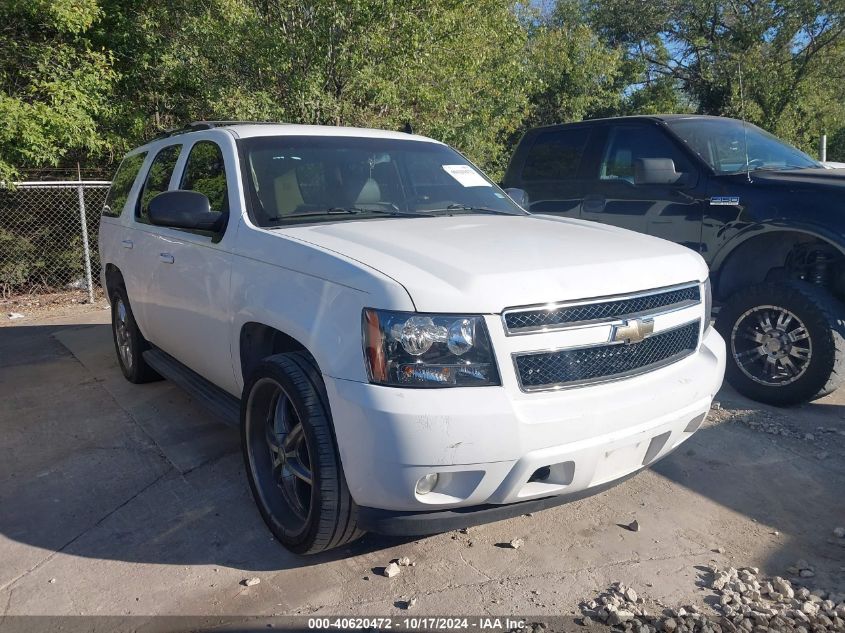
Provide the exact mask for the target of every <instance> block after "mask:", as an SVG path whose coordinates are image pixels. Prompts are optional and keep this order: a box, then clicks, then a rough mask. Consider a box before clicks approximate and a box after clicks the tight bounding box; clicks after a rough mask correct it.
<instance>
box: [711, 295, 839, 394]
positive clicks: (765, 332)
mask: <svg viewBox="0 0 845 633" xmlns="http://www.w3.org/2000/svg"><path fill="white" fill-rule="evenodd" d="M716 329H717V330H718V331H719V333H720V334H721V335H722V337H723V338H724V339H725V341H726V342H727V347H728V363H727V369H726V372H725V374H726V377H727V379H728V382H730V384H731V385H733V387H734V388H735V389H736V390H737V391H739V392H740V393H741V394H743V395H745V396H748V397H749V398H751V399H753V400H757V401H759V402H765V403H767V404H773V405H778V406H784V405H791V404H798V403H801V402H806V401H808V400H815V399H816V398H821V397H822V396H826V395H827V394H829V393H831V392H832V391H834V390H836V388H837V387H839V386H840V385H841V384H842V382H843V381H844V380H845V306H843V304H842V303H841V302H839V301H837V300H836V299H835V298H834V297H832V296H831V295H830V294H828V293H827V292H825V291H824V289H822V288H819V287H817V286H813V285H811V284H808V283H802V282H786V283H765V284H760V285H756V286H750V287H747V288H743V289H740V290H739V291H737V292H736V293H735V294H734V295H733V296H731V297H730V298H729V299H728V301H727V302H726V303H725V305H724V306H723V307H722V309H721V311H720V312H719V315H718V317H717V319H716Z"/></svg>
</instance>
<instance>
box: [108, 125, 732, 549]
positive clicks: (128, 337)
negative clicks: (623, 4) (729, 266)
mask: <svg viewBox="0 0 845 633" xmlns="http://www.w3.org/2000/svg"><path fill="white" fill-rule="evenodd" d="M564 158H565V157H555V156H550V157H548V160H549V161H550V162H554V161H555V160H564ZM514 197H518V192H514ZM100 253H101V259H102V270H103V272H102V275H103V284H104V288H106V289H107V291H108V295H109V298H110V301H111V305H112V323H113V329H114V340H115V347H116V350H117V355H118V359H119V361H120V366H121V369H122V370H123V373H124V374H125V376H126V377H127V378H128V379H129V380H130V381H132V382H145V381H148V380H152V379H155V378H158V377H161V376H164V377H167V378H169V379H171V380H173V381H175V382H176V383H177V384H179V385H180V386H182V387H184V388H185V389H188V390H190V391H191V392H192V394H193V395H194V396H195V397H196V398H197V399H198V400H199V401H200V402H202V403H203V404H205V405H207V406H208V407H209V409H210V410H211V411H213V412H214V413H216V414H217V415H219V416H220V417H221V418H223V419H226V420H230V421H232V422H233V423H235V424H239V425H240V428H241V433H242V440H243V453H244V459H245V463H246V471H247V475H248V478H249V483H250V486H251V488H252V492H253V494H254V496H255V500H256V502H257V504H258V507H259V509H260V511H261V514H262V515H263V517H264V519H265V520H266V522H267V525H268V526H269V527H270V529H271V530H272V532H273V534H274V535H275V536H276V537H277V538H278V539H279V540H280V541H281V542H282V543H283V544H284V545H285V546H287V547H288V548H290V549H291V550H293V551H296V552H300V553H311V552H317V551H321V550H325V549H328V548H331V547H337V546H338V545H341V544H343V543H346V542H348V541H350V540H352V539H354V538H356V537H357V536H359V535H360V534H361V533H362V531H365V530H372V531H375V532H381V533H391V534H428V533H433V532H439V531H445V530H449V529H455V528H460V527H466V526H468V525H473V524H477V523H482V522H487V521H493V520H497V519H501V518H505V517H510V516H515V515H518V514H521V513H524V512H528V511H532V510H537V509H541V508H546V507H549V506H553V505H557V504H560V503H564V502H566V501H569V500H573V499H576V498H580V497H583V496H585V495H588V494H592V493H595V492H598V491H600V490H602V489H603V488H605V487H607V486H609V485H611V484H613V483H615V482H617V481H619V480H621V479H622V478H624V477H625V476H627V475H630V474H632V473H634V472H636V471H638V470H639V469H641V468H643V467H644V466H647V465H649V464H652V463H654V462H655V461H656V460H658V459H660V458H661V457H663V456H664V455H666V454H667V453H669V452H670V451H672V450H673V449H675V448H676V447H677V446H678V445H679V444H680V443H682V442H683V441H685V440H686V439H688V438H689V437H690V436H691V435H692V434H693V433H694V432H695V431H696V429H698V428H699V426H700V425H701V423H702V421H703V420H704V417H705V415H706V414H707V412H708V410H709V407H710V403H711V400H712V398H713V395H714V394H715V393H716V390H717V389H718V388H719V386H720V384H721V382H722V376H723V372H724V365H725V349H724V343H723V341H722V340H721V339H720V338H719V335H718V334H717V333H716V332H715V331H714V330H713V329H712V328H711V327H710V324H709V318H708V315H709V307H710V306H709V296H710V291H709V283H708V279H707V267H706V266H705V264H704V262H703V261H702V259H701V257H699V256H698V255H697V254H695V253H693V252H692V251H690V250H687V249H686V248H684V247H681V246H676V245H674V244H671V243H669V242H666V241H663V240H660V239H656V238H652V237H648V236H644V235H639V234H636V233H632V232H629V231H626V230H622V229H618V228H612V227H608V226H603V225H599V224H594V223H591V222H582V221H578V220H571V219H562V218H554V217H544V216H537V215H530V214H528V213H526V212H525V211H523V209H522V208H520V207H519V206H518V205H517V204H516V203H515V202H514V201H513V200H512V199H511V197H509V196H508V195H506V194H505V193H504V192H503V191H502V190H501V189H499V187H497V186H496V185H495V184H493V183H492V182H491V181H490V180H489V179H488V178H487V177H486V176H484V174H482V173H481V172H480V171H479V170H478V169H476V168H475V167H474V166H473V165H471V164H470V163H469V162H468V161H467V160H466V159H465V158H464V157H463V156H461V155H460V154H459V153H458V152H456V151H455V150H453V149H451V148H449V147H448V146H446V145H444V144H442V143H439V142H437V141H433V140H431V139H428V138H424V137H421V136H415V135H411V134H403V133H394V132H385V131H378V130H365V129H353V128H339V127H311V126H300V125H271V124H235V123H225V122H221V123H207V122H204V123H196V124H192V125H190V126H188V127H186V128H185V129H183V130H180V131H178V132H175V133H171V134H169V135H166V136H164V137H161V138H157V139H155V140H153V141H152V142H150V143H148V144H146V145H144V146H143V147H140V148H138V149H136V150H133V151H132V152H130V153H129V154H128V155H127V156H126V158H125V159H124V161H123V163H122V164H121V166H120V168H119V169H118V172H117V174H116V176H115V178H114V182H113V184H112V188H111V191H110V193H109V196H108V200H107V202H106V206H105V208H104V210H103V217H102V222H101V225H100Z"/></svg>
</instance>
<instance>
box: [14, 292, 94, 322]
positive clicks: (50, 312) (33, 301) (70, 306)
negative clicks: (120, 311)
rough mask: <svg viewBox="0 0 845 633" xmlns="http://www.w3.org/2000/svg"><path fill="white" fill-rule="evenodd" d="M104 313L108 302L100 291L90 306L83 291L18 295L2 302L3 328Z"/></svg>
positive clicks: (86, 294)
mask: <svg viewBox="0 0 845 633" xmlns="http://www.w3.org/2000/svg"><path fill="white" fill-rule="evenodd" d="M104 309H108V302H107V301H106V298H105V295H104V294H103V292H102V291H101V290H99V289H98V290H96V291H95V292H94V303H88V293H87V292H86V291H84V290H63V291H61V292H51V293H43V294H31V295H16V296H14V297H10V298H8V299H0V327H7V326H14V325H23V324H27V323H31V322H33V321H40V320H43V319H50V318H53V317H64V316H73V315H76V314H84V313H86V312H96V311H98V310H104Z"/></svg>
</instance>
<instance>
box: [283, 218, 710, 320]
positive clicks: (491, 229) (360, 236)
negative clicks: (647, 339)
mask: <svg viewBox="0 0 845 633" xmlns="http://www.w3.org/2000/svg"><path fill="white" fill-rule="evenodd" d="M272 232H273V233H281V234H284V235H287V236H289V237H293V238H296V239H299V240H303V241H306V242H309V243H311V244H314V245H317V246H320V247H322V248H325V249H328V250H331V251H334V252H336V253H339V254H341V255H344V256H346V257H349V258H352V259H354V260H357V261H359V262H361V263H363V264H366V265H367V266H370V267H371V268H374V269H376V270H378V271H380V272H382V273H384V274H385V275H387V276H389V277H391V278H393V279H394V280H396V281H397V282H398V283H400V284H402V286H404V287H405V289H406V290H407V291H408V293H409V294H410V296H411V299H412V301H413V302H414V305H415V306H416V309H417V310H419V311H426V312H467V313H499V312H501V311H502V310H503V309H504V308H507V307H514V306H523V305H531V304H537V303H546V302H552V301H569V300H575V299H585V298H590V297H600V296H605V295H614V294H621V293H626V292H634V291H638V290H645V289H651V288H659V287H662V286H670V285H673V284H678V283H683V282H689V281H701V280H704V279H705V278H706V276H707V267H706V265H705V264H704V261H703V260H702V259H701V257H700V256H699V255H697V254H696V253H694V252H692V251H690V250H688V249H687V248H685V247H683V246H678V245H676V244H672V243H671V242H667V241H665V240H661V239H657V238H653V237H649V236H647V235H641V234H639V233H634V232H631V231H627V230H623V229H618V228H615V227H609V226H606V225H602V224H597V223H594V222H586V221H581V220H570V219H565V218H556V217H555V218H553V217H547V216H503V215H457V216H452V217H448V216H441V217H428V218H392V219H384V220H370V221H367V220H360V221H345V222H336V223H332V224H318V225H309V226H302V227H293V228H286V229H282V230H279V229H276V230H275V231H272ZM375 307H385V306H375Z"/></svg>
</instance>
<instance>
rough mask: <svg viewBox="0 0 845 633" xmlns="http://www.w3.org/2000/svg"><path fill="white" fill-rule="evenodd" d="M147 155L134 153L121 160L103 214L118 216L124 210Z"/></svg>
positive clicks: (111, 216) (110, 216)
mask: <svg viewBox="0 0 845 633" xmlns="http://www.w3.org/2000/svg"><path fill="white" fill-rule="evenodd" d="M146 157H147V153H146V152H141V153H140V154H133V155H132V156H127V157H126V158H124V159H123V161H121V163H120V166H119V167H118V168H117V173H116V174H115V175H114V178H113V179H112V181H111V187H109V193H108V195H107V196H106V202H105V204H104V205H103V215H104V216H107V217H109V218H118V217H120V214H121V213H122V212H123V207H124V205H125V204H126V200H127V199H128V198H129V191H130V190H131V189H132V185H133V184H134V183H135V179H136V178H137V177H138V172H139V171H141V165H143V164H144V159H145V158H146Z"/></svg>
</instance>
